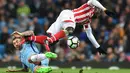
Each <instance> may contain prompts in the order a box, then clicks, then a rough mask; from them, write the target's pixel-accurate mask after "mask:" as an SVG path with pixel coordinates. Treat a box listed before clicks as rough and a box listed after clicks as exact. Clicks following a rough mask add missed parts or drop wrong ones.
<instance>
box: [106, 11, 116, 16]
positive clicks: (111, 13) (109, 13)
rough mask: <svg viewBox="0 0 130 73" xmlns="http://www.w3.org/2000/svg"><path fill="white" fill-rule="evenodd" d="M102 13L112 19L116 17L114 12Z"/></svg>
mask: <svg viewBox="0 0 130 73" xmlns="http://www.w3.org/2000/svg"><path fill="white" fill-rule="evenodd" d="M104 12H105V13H106V14H107V15H108V16H110V17H113V18H115V17H116V14H115V13H114V12H112V11H109V10H105V11H104Z"/></svg>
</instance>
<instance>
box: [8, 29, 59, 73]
mask: <svg viewBox="0 0 130 73" xmlns="http://www.w3.org/2000/svg"><path fill="white" fill-rule="evenodd" d="M29 33H30V32H29ZM26 34H27V33H26ZM29 35H32V34H29ZM12 37H13V45H14V47H15V48H16V49H17V50H19V51H20V61H21V62H22V64H23V67H24V68H23V69H22V70H9V71H8V72H28V68H29V69H31V71H32V73H49V72H50V71H52V69H51V67H49V66H48V64H49V59H48V58H56V57H57V55H56V54H55V53H52V52H46V53H45V54H43V53H39V50H38V48H37V47H36V44H35V42H33V41H27V42H26V41H25V39H24V38H23V36H22V35H21V34H20V33H19V32H16V31H15V32H14V33H13V34H12Z"/></svg>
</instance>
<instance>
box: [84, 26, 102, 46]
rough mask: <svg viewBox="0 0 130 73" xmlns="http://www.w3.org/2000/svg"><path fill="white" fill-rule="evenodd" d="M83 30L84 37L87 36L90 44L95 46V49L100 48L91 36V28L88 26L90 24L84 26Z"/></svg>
mask: <svg viewBox="0 0 130 73" xmlns="http://www.w3.org/2000/svg"><path fill="white" fill-rule="evenodd" d="M84 30H85V32H86V35H87V37H88V39H89V40H90V41H91V43H92V44H93V45H94V46H95V48H98V47H100V45H99V44H98V42H97V41H96V39H95V37H94V35H93V34H92V28H91V26H90V23H89V24H85V25H84Z"/></svg>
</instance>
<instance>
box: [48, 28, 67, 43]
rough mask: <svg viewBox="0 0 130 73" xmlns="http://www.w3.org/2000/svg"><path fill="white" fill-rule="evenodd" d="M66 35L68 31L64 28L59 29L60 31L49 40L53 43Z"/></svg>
mask: <svg viewBox="0 0 130 73" xmlns="http://www.w3.org/2000/svg"><path fill="white" fill-rule="evenodd" d="M65 36H66V33H65V31H64V30H61V31H59V32H58V33H56V34H55V35H52V37H51V38H50V39H48V40H49V42H51V43H53V42H54V41H57V40H59V39H60V38H63V37H65Z"/></svg>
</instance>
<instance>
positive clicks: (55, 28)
mask: <svg viewBox="0 0 130 73" xmlns="http://www.w3.org/2000/svg"><path fill="white" fill-rule="evenodd" d="M60 29H61V25H60V22H58V21H56V22H54V23H53V24H52V25H51V26H50V27H49V29H48V30H47V33H51V34H52V35H54V34H56V33H57V32H59V31H60Z"/></svg>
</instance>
